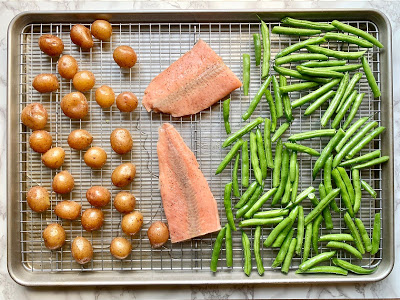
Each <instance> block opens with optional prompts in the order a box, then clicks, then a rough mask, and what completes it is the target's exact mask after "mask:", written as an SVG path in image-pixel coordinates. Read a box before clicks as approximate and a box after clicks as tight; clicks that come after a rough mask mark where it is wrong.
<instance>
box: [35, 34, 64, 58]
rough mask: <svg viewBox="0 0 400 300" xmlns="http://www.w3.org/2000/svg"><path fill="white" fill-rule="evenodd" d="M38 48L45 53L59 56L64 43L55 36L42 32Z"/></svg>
mask: <svg viewBox="0 0 400 300" xmlns="http://www.w3.org/2000/svg"><path fill="white" fill-rule="evenodd" d="M39 48H40V50H42V51H43V52H44V53H46V54H47V55H50V56H59V55H60V54H61V53H62V52H63V50H64V43H63V41H62V40H61V39H60V38H59V37H57V36H54V35H51V34H44V35H42V36H41V37H40V38H39Z"/></svg>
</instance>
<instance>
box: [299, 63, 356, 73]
mask: <svg viewBox="0 0 400 300" xmlns="http://www.w3.org/2000/svg"><path fill="white" fill-rule="evenodd" d="M302 67H304V66H302ZM361 67H362V64H347V65H344V66H332V67H318V68H316V67H313V68H308V69H310V70H315V71H316V72H323V71H334V72H349V71H354V70H358V69H359V68H361ZM299 72H300V73H301V71H299Z"/></svg>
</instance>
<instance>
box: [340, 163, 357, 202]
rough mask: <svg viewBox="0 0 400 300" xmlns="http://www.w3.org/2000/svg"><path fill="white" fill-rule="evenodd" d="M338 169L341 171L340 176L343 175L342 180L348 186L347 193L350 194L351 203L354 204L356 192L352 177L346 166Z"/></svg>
mask: <svg viewBox="0 0 400 300" xmlns="http://www.w3.org/2000/svg"><path fill="white" fill-rule="evenodd" d="M337 169H338V171H339V173H340V177H342V180H343V182H344V184H345V186H346V190H347V193H348V194H349V197H350V201H351V204H353V205H354V198H355V194H354V188H353V184H352V183H351V180H350V177H349V175H348V174H347V172H346V170H345V169H344V168H342V167H337Z"/></svg>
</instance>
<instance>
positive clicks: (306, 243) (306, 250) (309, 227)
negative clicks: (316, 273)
mask: <svg viewBox="0 0 400 300" xmlns="http://www.w3.org/2000/svg"><path fill="white" fill-rule="evenodd" d="M311 240H312V223H310V224H308V225H307V226H306V235H305V238H304V250H303V259H302V261H301V262H302V263H304V262H305V261H307V259H308V256H309V255H310V250H311Z"/></svg>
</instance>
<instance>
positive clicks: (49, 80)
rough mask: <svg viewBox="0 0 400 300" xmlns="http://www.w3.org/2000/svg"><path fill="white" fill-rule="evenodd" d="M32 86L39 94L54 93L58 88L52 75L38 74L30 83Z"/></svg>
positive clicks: (56, 80) (55, 77)
mask: <svg viewBox="0 0 400 300" xmlns="http://www.w3.org/2000/svg"><path fill="white" fill-rule="evenodd" d="M32 86H33V88H34V89H35V90H37V91H38V92H39V93H50V92H55V91H57V90H58V88H59V84H58V79H57V76H56V75H54V74H39V75H37V76H36V77H35V78H34V79H33V82H32Z"/></svg>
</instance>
